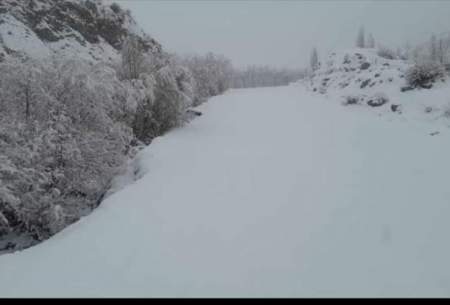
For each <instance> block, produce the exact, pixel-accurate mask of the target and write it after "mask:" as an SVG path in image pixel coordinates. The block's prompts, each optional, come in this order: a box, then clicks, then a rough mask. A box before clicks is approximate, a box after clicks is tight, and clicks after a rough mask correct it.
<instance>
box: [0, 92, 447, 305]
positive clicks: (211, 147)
mask: <svg viewBox="0 0 450 305" xmlns="http://www.w3.org/2000/svg"><path fill="white" fill-rule="evenodd" d="M199 109H200V110H201V111H202V112H203V113H204V114H203V116H201V117H199V118H198V119H196V120H194V121H193V122H191V123H190V124H189V125H187V126H185V127H183V128H179V129H177V130H174V131H172V132H170V133H169V134H167V135H166V136H164V137H161V138H158V139H157V140H155V142H154V143H152V144H151V145H150V146H149V147H148V148H146V149H145V150H143V151H142V152H141V154H140V156H139V160H140V161H139V162H140V166H141V171H142V172H141V173H142V175H143V177H142V178H141V179H140V180H138V181H136V182H134V183H133V184H131V185H129V186H128V187H126V188H124V189H122V190H120V191H119V192H117V193H115V194H113V195H112V196H110V197H108V199H106V201H105V202H104V203H103V204H102V205H101V206H100V207H99V208H98V209H97V210H96V211H95V212H94V213H93V214H92V215H91V216H89V217H87V218H84V219H83V220H82V221H80V222H78V223H77V224H75V225H73V226H71V227H70V228H68V229H66V230H64V231H63V232H62V233H60V234H58V235H56V236H55V237H53V238H52V239H50V240H49V241H47V242H44V243H42V244H40V245H38V246H36V247H33V248H31V249H28V250H26V251H23V252H20V253H15V254H8V255H4V256H1V257H0V296H2V297H12V296H20V297H31V296H33V297H43V296H46V297H48V296H50V297H57V296H62V297H80V296H91V297H105V296H108V297H127V296H128V297H145V296H152V297H157V296H159V297H161V296H162V297H167V296H169V297H186V296H191V297H192V296H193V297H207V296H214V297H289V296H300V297H315V296H320V297H329V296H351V297H357V296H364V297H373V296H375V297H377V296H407V297H412V296H433V297H437V296H450V264H449V263H448V258H449V257H450V244H449V242H448V232H449V230H450V222H449V219H450V188H449V187H448V175H449V173H450V162H448V159H449V156H450V141H448V137H449V136H450V132H449V131H450V129H449V128H448V126H447V125H448V124H447V123H444V121H443V119H438V120H435V121H429V120H418V119H415V118H414V119H405V116H400V115H395V116H394V115H392V116H388V115H386V116H382V117H379V116H377V115H376V113H374V112H370V111H360V108H357V107H356V108H355V107H354V108H349V107H343V106H342V105H340V104H339V103H336V102H335V101H331V100H329V99H326V98H324V97H323V96H321V95H317V94H313V93H311V92H310V91H308V90H306V89H304V88H301V87H300V86H299V85H293V86H289V87H279V88H264V89H247V90H232V91H229V92H228V93H227V94H225V95H223V96H219V97H215V98H213V99H211V100H210V101H209V102H208V103H207V104H204V105H202V106H200V108H199ZM436 130H438V131H439V132H440V134H437V135H435V136H430V132H434V131H436Z"/></svg>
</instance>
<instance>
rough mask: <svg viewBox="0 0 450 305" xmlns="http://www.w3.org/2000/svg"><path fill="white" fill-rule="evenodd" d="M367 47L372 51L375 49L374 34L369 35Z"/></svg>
mask: <svg viewBox="0 0 450 305" xmlns="http://www.w3.org/2000/svg"><path fill="white" fill-rule="evenodd" d="M367 47H368V48H370V49H373V48H375V39H374V38H373V35H372V34H369V37H368V38H367Z"/></svg>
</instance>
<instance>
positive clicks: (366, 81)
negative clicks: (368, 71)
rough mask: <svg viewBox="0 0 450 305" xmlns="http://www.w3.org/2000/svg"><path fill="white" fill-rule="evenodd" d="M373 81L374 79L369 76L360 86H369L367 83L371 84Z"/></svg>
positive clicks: (362, 87)
mask: <svg viewBox="0 0 450 305" xmlns="http://www.w3.org/2000/svg"><path fill="white" fill-rule="evenodd" d="M371 81H372V80H371V79H370V78H369V79H366V80H365V81H363V82H362V83H361V86H360V88H361V89H364V88H365V87H367V85H369V84H370V82H371Z"/></svg>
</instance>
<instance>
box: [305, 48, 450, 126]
mask: <svg viewBox="0 0 450 305" xmlns="http://www.w3.org/2000/svg"><path fill="white" fill-rule="evenodd" d="M411 66H412V64H411V63H408V62H407V61H405V60H400V59H386V58H383V57H381V56H379V55H378V54H377V50H376V49H350V50H344V51H339V52H333V53H331V54H330V55H329V56H328V57H327V58H326V59H325V60H324V61H323V62H322V65H321V67H320V68H319V69H318V70H317V71H316V72H315V73H314V75H313V77H312V78H310V79H308V80H305V81H302V83H304V84H305V85H306V87H307V88H308V89H309V90H310V91H312V92H315V93H317V94H321V95H324V96H326V97H328V98H329V99H330V100H332V101H334V102H338V103H342V104H343V105H347V106H353V108H355V107H357V108H361V107H363V108H367V109H369V108H370V111H372V112H375V113H377V114H382V115H384V116H387V117H395V118H397V117H399V115H401V116H400V118H402V119H407V118H414V119H420V120H425V121H434V120H440V119H442V120H441V121H442V122H443V123H444V124H446V122H447V121H448V118H447V117H448V116H449V115H450V98H449V96H450V83H448V82H446V79H445V78H441V79H439V80H437V81H436V82H435V83H433V84H432V85H431V87H432V88H431V89H414V90H405V87H407V84H406V80H405V76H406V72H407V71H408V69H409V68H410V67H411ZM367 109H366V110H367Z"/></svg>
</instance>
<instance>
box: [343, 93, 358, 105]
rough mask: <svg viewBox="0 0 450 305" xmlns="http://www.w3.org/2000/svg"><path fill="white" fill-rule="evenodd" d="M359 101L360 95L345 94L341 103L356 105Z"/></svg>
mask: <svg viewBox="0 0 450 305" xmlns="http://www.w3.org/2000/svg"><path fill="white" fill-rule="evenodd" d="M359 101H360V97H359V96H356V95H347V96H344V97H343V101H342V105H344V106H348V105H357V104H358V103H359Z"/></svg>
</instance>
